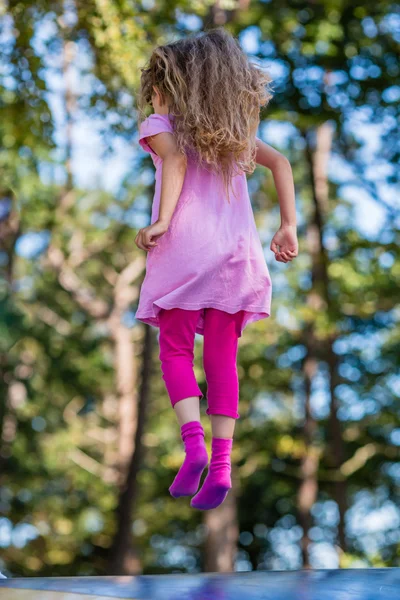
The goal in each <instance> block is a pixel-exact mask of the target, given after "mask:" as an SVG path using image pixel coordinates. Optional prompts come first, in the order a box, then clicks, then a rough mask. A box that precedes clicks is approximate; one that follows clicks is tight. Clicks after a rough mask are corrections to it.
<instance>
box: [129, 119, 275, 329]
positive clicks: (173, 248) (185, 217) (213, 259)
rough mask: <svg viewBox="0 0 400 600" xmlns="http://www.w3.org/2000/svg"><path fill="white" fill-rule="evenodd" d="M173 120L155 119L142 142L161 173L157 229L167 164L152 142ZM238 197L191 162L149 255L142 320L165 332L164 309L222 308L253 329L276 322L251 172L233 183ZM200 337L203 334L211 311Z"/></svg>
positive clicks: (145, 126) (156, 195) (156, 201)
mask: <svg viewBox="0 0 400 600" xmlns="http://www.w3.org/2000/svg"><path fill="white" fill-rule="evenodd" d="M173 118H174V117H173V116H171V115H161V114H152V115H150V116H149V117H147V119H145V120H144V121H143V122H142V124H141V126H140V128H139V144H140V145H141V147H142V148H143V149H144V150H146V151H147V152H149V153H150V154H151V157H152V159H153V163H154V166H155V168H156V174H155V193H154V198H153V205H152V213H151V223H154V222H155V221H156V220H157V218H158V211H159V205H160V192H161V176H162V165H163V161H162V159H161V158H160V157H159V156H158V155H157V154H156V153H155V152H153V150H152V149H151V148H150V146H149V145H148V144H147V142H146V137H147V136H150V135H154V134H156V133H160V132H162V131H169V132H171V133H173ZM233 186H234V189H235V193H236V197H237V198H235V197H234V196H233V194H232V197H231V203H230V204H229V203H228V200H227V198H226V196H225V195H224V189H223V183H222V179H221V177H220V176H219V175H215V174H213V173H211V172H210V171H209V170H207V169H205V168H201V167H200V168H198V169H196V164H195V162H194V160H193V159H191V158H190V156H189V158H188V165H187V170H186V174H185V180H184V183H183V187H182V191H181V194H180V196H179V199H178V203H177V205H176V209H175V212H174V214H173V216H172V219H171V221H170V226H169V229H168V231H167V232H166V233H165V234H164V235H162V236H161V237H160V238H158V240H157V241H158V246H154V247H153V248H151V249H150V250H149V251H148V252H147V257H146V274H145V278H144V280H143V283H142V287H141V290H140V298H139V305H138V309H137V312H136V315H135V316H136V319H138V320H140V321H143V322H144V323H148V324H149V325H153V326H155V327H159V326H160V325H159V319H158V313H159V312H160V309H161V308H165V309H170V308H177V307H179V308H184V309H186V310H198V309H204V308H207V307H213V308H217V309H219V310H223V311H226V312H228V313H231V314H232V313H235V312H238V311H240V310H243V311H245V312H244V313H243V315H244V316H243V319H242V325H241V330H240V332H238V334H239V337H240V336H241V335H242V332H243V330H244V328H245V327H246V325H247V324H248V323H251V322H253V321H258V320H260V319H264V318H266V317H269V316H270V308H271V292H272V286H271V278H270V275H269V271H268V267H267V264H266V262H265V258H264V253H263V248H262V245H261V241H260V238H259V235H258V231H257V228H256V224H255V221H254V214H253V209H252V206H251V202H250V198H249V194H248V189H247V179H246V174H245V173H242V174H240V175H236V176H235V177H234V178H233ZM199 315H200V316H199V319H198V323H197V326H196V333H199V334H201V335H204V310H202V311H201V312H200V313H199Z"/></svg>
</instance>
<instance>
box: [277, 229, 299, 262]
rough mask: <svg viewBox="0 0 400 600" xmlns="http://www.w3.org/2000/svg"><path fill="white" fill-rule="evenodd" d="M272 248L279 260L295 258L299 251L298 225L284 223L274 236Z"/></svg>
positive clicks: (286, 260)
mask: <svg viewBox="0 0 400 600" xmlns="http://www.w3.org/2000/svg"><path fill="white" fill-rule="evenodd" d="M270 249H271V250H272V252H274V253H275V260H277V261H278V262H284V263H287V262H288V261H290V260H292V259H293V258H295V257H296V256H297V254H298V252H299V245H298V242H297V230H296V225H282V226H281V227H280V228H279V229H278V231H277V232H276V234H275V235H274V237H273V238H272V241H271V246H270Z"/></svg>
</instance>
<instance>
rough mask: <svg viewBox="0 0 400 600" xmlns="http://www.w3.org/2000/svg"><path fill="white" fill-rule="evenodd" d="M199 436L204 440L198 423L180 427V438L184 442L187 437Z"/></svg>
mask: <svg viewBox="0 0 400 600" xmlns="http://www.w3.org/2000/svg"><path fill="white" fill-rule="evenodd" d="M195 435H201V436H203V438H204V429H203V426H202V424H201V423H200V421H190V422H189V423H184V425H182V426H181V437H182V440H183V441H185V439H187V438H188V437H192V436H195Z"/></svg>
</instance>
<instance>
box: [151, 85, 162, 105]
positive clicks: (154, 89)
mask: <svg viewBox="0 0 400 600" xmlns="http://www.w3.org/2000/svg"><path fill="white" fill-rule="evenodd" d="M153 96H155V97H156V101H157V103H158V104H160V105H162V104H163V102H162V97H161V94H160V92H159V90H158V88H157V87H156V86H155V85H153Z"/></svg>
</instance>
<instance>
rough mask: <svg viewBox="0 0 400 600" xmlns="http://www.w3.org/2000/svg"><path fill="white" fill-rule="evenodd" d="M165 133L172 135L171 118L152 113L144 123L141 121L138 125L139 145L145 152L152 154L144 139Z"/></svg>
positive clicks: (168, 115) (167, 115) (166, 115)
mask: <svg viewBox="0 0 400 600" xmlns="http://www.w3.org/2000/svg"><path fill="white" fill-rule="evenodd" d="M163 131H166V132H168V133H173V131H174V129H173V116H172V115H170V114H159V113H152V114H151V115H149V116H148V117H147V118H146V119H145V120H144V121H142V122H141V123H140V125H139V144H140V145H141V147H142V148H143V150H146V152H150V153H151V154H154V152H153V151H152V149H151V148H150V146H149V145H148V144H147V143H146V141H145V139H146V137H149V136H152V135H156V134H157V133H162V132H163Z"/></svg>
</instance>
